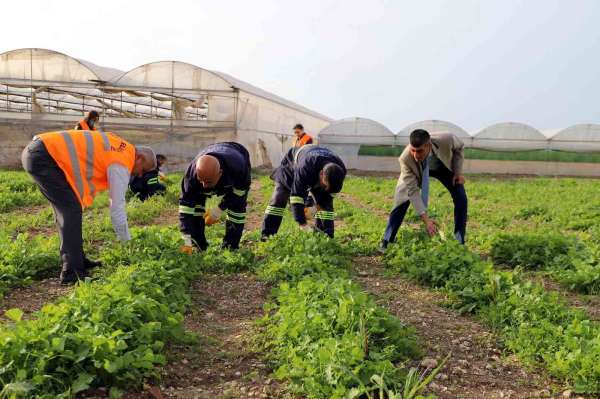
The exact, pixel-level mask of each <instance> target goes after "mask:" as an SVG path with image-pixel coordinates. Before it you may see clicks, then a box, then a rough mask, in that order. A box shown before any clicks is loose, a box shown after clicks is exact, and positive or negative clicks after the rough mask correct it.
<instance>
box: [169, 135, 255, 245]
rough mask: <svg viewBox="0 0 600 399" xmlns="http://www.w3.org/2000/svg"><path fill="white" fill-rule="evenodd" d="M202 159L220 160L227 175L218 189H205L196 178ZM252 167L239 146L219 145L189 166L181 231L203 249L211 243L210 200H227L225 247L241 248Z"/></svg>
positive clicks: (224, 204) (181, 199)
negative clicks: (208, 226) (208, 238)
mask: <svg viewBox="0 0 600 399" xmlns="http://www.w3.org/2000/svg"><path fill="white" fill-rule="evenodd" d="M202 155H212V156H214V157H215V158H217V159H218V160H219V164H220V166H221V171H222V172H223V173H222V175H221V178H220V179H219V181H218V183H217V185H216V186H215V187H213V188H211V189H205V188H204V187H203V186H202V184H201V183H200V182H199V181H198V178H197V176H196V162H197V161H198V158H200V157H201V156H202ZM250 181H251V166H250V155H249V154H248V151H247V150H246V149H245V148H244V146H242V145H241V144H238V143H231V142H226V143H216V144H213V145H210V146H208V147H206V148H205V149H204V150H202V151H201V152H200V153H199V154H198V155H197V156H196V157H195V158H194V160H193V161H192V162H191V163H190V165H189V166H188V168H187V170H186V173H185V176H184V177H183V180H182V181H181V195H180V197H179V221H180V229H181V231H182V232H183V233H184V234H189V235H190V236H191V237H192V239H193V240H194V242H195V244H196V245H197V246H198V247H199V248H200V249H206V247H207V246H208V242H207V241H206V237H205V234H204V229H205V223H204V213H205V211H206V209H205V206H206V199H207V198H208V197H211V196H213V195H217V196H223V199H222V200H221V203H220V204H219V208H221V209H222V210H224V211H226V216H227V221H226V223H225V238H224V239H223V246H225V247H230V248H237V247H238V246H239V242H240V239H241V237H242V232H243V230H244V224H245V223H246V203H247V199H248V191H249V190H250Z"/></svg>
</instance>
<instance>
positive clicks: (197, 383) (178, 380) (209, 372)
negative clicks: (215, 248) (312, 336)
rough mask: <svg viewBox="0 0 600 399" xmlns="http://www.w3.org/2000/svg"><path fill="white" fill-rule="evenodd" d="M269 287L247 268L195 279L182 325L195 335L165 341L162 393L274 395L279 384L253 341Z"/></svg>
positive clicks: (172, 395) (179, 395)
mask: <svg viewBox="0 0 600 399" xmlns="http://www.w3.org/2000/svg"><path fill="white" fill-rule="evenodd" d="M269 291H270V287H268V286H267V285H266V284H264V283H262V282H260V281H258V280H256V279H255V278H254V277H253V276H251V275H246V274H227V275H222V274H215V275H206V276H203V277H202V278H201V279H200V280H199V281H197V282H195V283H194V284H193V285H192V304H191V306H190V307H189V311H188V313H187V314H186V318H185V328H186V330H187V331H189V332H192V333H194V334H197V335H198V337H199V340H198V342H197V343H194V344H183V345H178V344H174V345H171V347H169V349H168V351H167V354H168V359H169V360H168V364H167V366H166V367H165V368H164V370H163V373H162V383H161V385H160V391H161V393H162V395H163V397H166V398H246V397H255V398H272V397H277V396H278V391H279V386H278V384H277V383H276V382H275V381H274V380H272V379H271V378H270V377H269V372H270V371H269V370H268V368H267V366H266V365H265V364H264V363H263V362H262V361H261V359H260V356H259V355H258V353H257V352H256V350H255V349H254V348H255V346H256V345H255V344H254V342H253V337H254V335H255V334H256V332H257V328H258V327H257V326H256V325H255V320H257V319H258V318H260V317H261V316H262V314H263V308H262V307H263V304H264V303H265V301H266V300H267V297H268V293H269ZM155 389H156V387H155ZM140 395H142V394H140ZM146 395H149V393H148V391H147V392H146ZM139 397H144V396H139ZM150 397H153V396H150Z"/></svg>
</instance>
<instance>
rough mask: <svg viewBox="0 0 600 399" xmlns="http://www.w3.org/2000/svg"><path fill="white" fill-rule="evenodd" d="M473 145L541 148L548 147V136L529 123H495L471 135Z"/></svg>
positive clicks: (486, 147)
mask: <svg viewBox="0 0 600 399" xmlns="http://www.w3.org/2000/svg"><path fill="white" fill-rule="evenodd" d="M473 147H475V148H481V149H487V150H500V151H502V150H542V149H547V148H549V142H548V138H546V136H544V135H543V134H542V133H541V132H540V131H539V130H537V129H536V128H534V127H531V126H529V125H526V124H523V123H516V122H505V123H497V124H495V125H492V126H489V127H486V128H485V129H483V130H482V131H480V132H479V133H477V134H476V135H475V136H474V137H473Z"/></svg>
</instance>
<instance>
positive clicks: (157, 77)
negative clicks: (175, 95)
mask: <svg viewBox="0 0 600 399" xmlns="http://www.w3.org/2000/svg"><path fill="white" fill-rule="evenodd" d="M113 83H114V84H115V85H116V86H135V87H151V88H162V89H170V90H171V89H174V90H177V89H180V90H216V91H232V88H231V84H230V83H229V82H227V81H226V80H225V79H223V78H221V77H220V76H218V75H217V74H215V73H214V72H211V71H208V70H206V69H203V68H200V67H197V66H195V65H192V64H188V63H185V62H180V61H158V62H151V63H149V64H145V65H141V66H139V67H137V68H134V69H132V70H130V71H128V72H126V73H124V74H122V75H121V76H119V77H118V78H116V79H114V81H113Z"/></svg>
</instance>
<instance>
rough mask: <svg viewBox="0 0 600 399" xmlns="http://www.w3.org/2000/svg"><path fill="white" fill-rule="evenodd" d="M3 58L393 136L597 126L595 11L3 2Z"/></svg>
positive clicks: (470, 1) (529, 4) (599, 54)
mask: <svg viewBox="0 0 600 399" xmlns="http://www.w3.org/2000/svg"><path fill="white" fill-rule="evenodd" d="M1 10H2V18H1V21H2V22H0V52H3V51H8V50H12V49H16V48H22V47H41V48H48V49H52V50H57V51H61V52H64V53H67V54H69V55H71V56H74V57H76V58H83V59H86V60H89V61H92V62H94V63H96V64H98V65H103V66H110V67H115V68H118V69H122V70H129V69H131V68H134V67H136V66H138V65H141V64H145V63H147V62H151V61H159V60H178V61H185V62H189V63H192V64H195V65H198V66H201V67H204V68H207V69H216V70H220V71H223V72H227V73H229V74H231V75H233V76H235V77H237V78H239V79H242V80H246V81H248V82H250V83H252V84H254V85H256V86H259V87H261V88H263V89H266V90H269V91H272V92H274V93H276V94H278V95H280V96H282V97H285V98H288V99H290V100H293V101H296V102H298V103H300V104H302V105H304V106H306V107H309V108H311V109H314V110H315V111H318V112H321V113H323V114H325V115H328V116H330V117H332V118H335V119H338V118H343V117H347V116H362V117H367V118H372V119H375V120H377V121H379V122H381V123H383V124H385V125H386V126H388V127H389V128H390V129H391V130H393V131H395V132H396V131H398V130H400V129H401V128H403V127H404V126H406V125H408V124H410V123H412V122H416V121H418V120H423V119H445V120H448V121H451V122H454V123H457V124H458V125H461V126H463V127H464V128H466V129H468V130H471V129H477V128H481V127H485V126H487V125H490V124H493V123H496V122H506V121H516V122H524V123H529V124H531V125H533V126H535V127H538V128H540V129H544V128H561V127H567V126H569V125H572V124H575V123H582V122H600V98H599V97H600V0H480V1H475V0H419V1H417V0H410V1H409V0H395V1H392V0H389V1H375V0H372V1H368V0H363V1H348V0H346V1H330V0H315V1H313V0H302V1H276V0H270V1H260V0H254V1H248V0H240V1H224V0H219V1H214V0H213V1H199V0H197V1H191V0H190V1H175V0H172V1H127V2H126V1H125V0H119V1H109V0H101V1H97V2H83V1H49V0H45V1H26V0H20V1H5V2H2V6H1Z"/></svg>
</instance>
